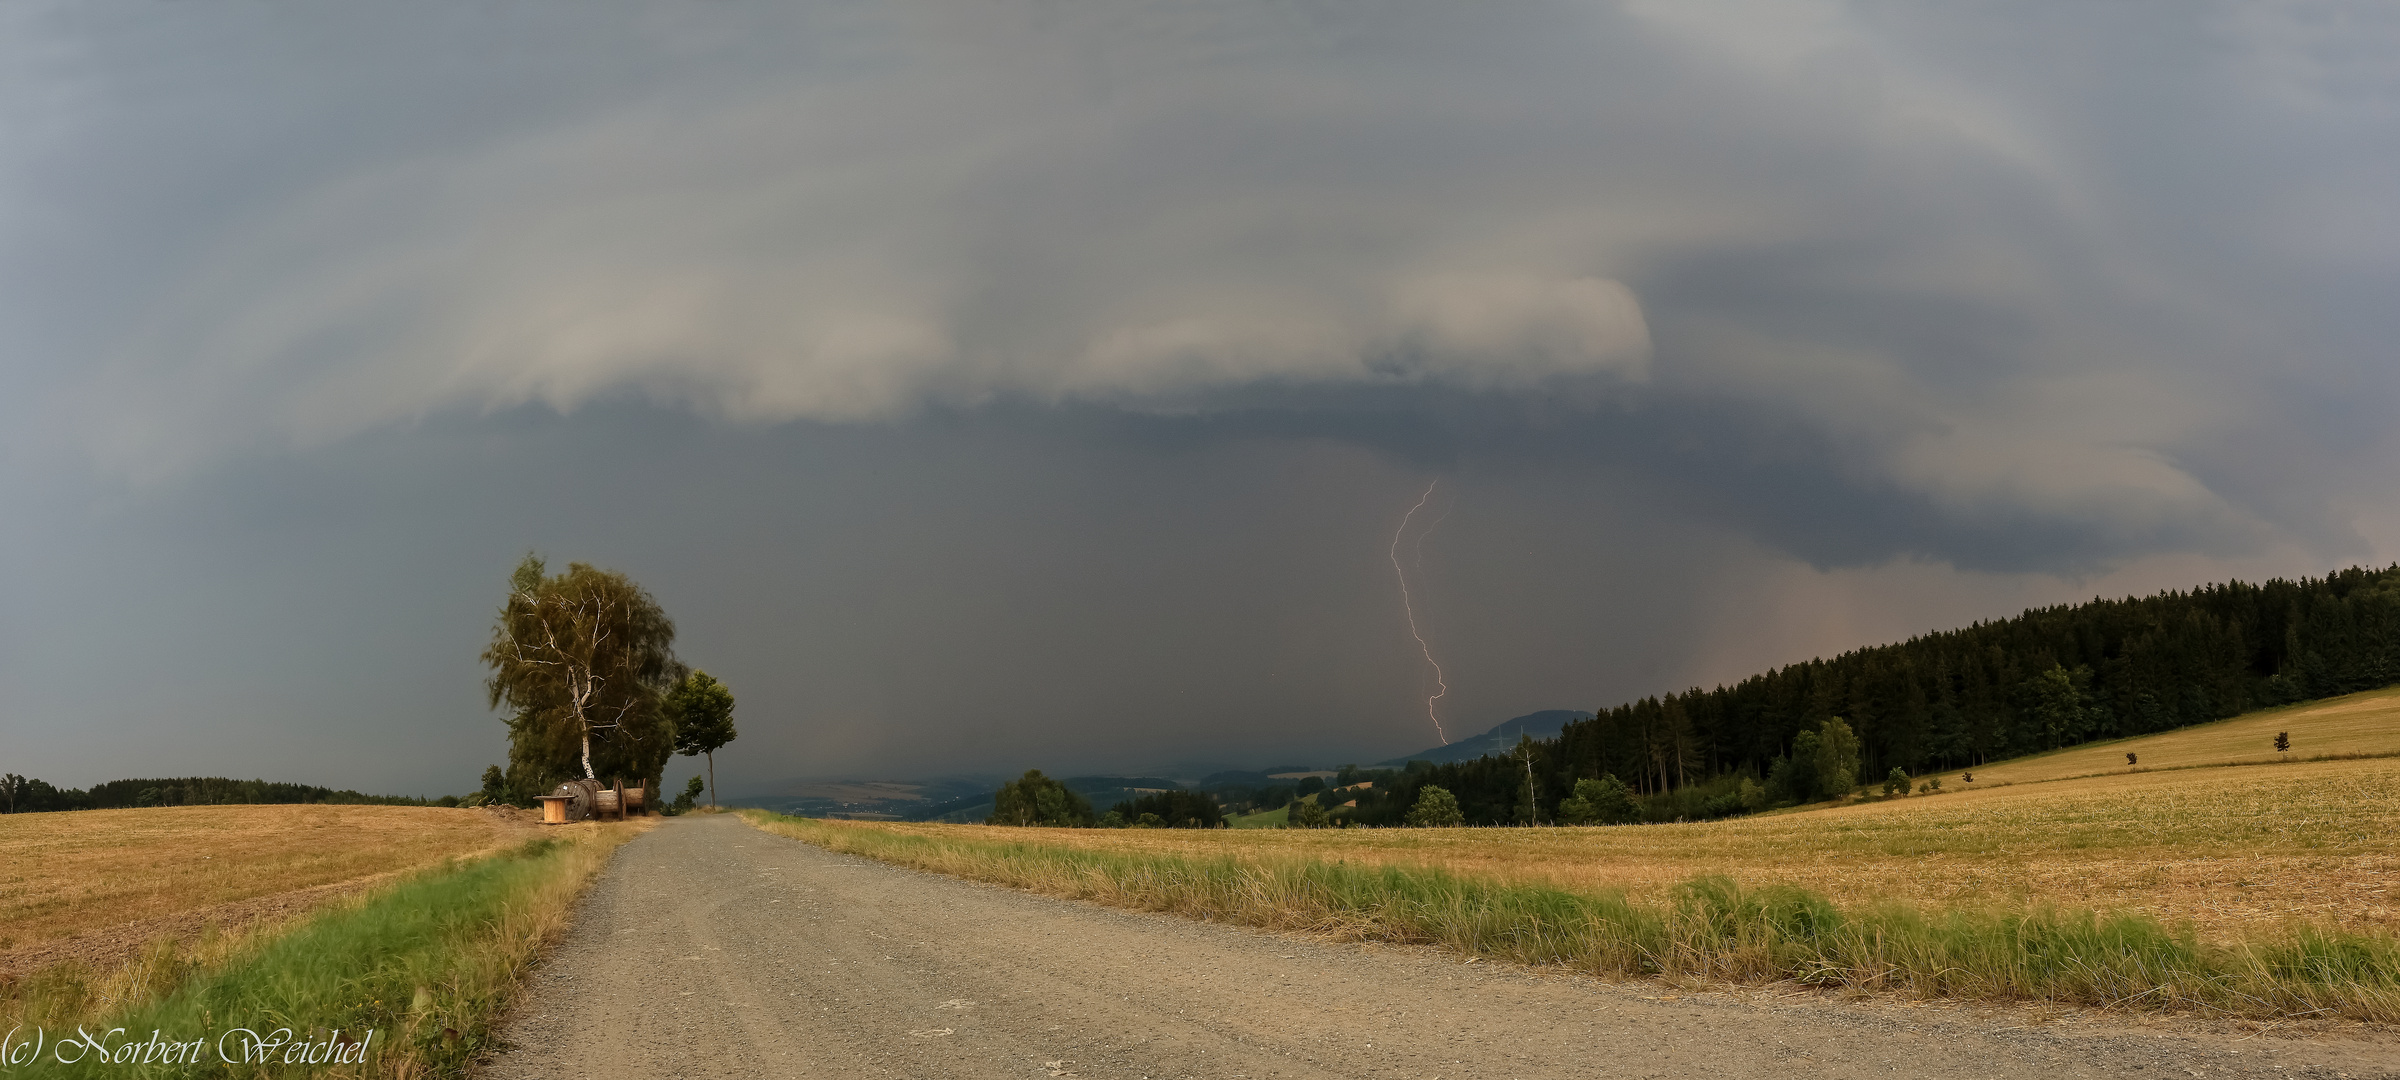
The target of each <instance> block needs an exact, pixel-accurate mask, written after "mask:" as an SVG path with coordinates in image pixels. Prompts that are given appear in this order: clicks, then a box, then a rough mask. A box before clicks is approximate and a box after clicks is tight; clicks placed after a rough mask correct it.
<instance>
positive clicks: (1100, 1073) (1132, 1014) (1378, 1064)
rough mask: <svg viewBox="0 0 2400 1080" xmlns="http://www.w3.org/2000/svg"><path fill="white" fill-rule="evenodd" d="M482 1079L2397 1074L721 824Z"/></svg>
mask: <svg viewBox="0 0 2400 1080" xmlns="http://www.w3.org/2000/svg"><path fill="white" fill-rule="evenodd" d="M532 1002H533V1003H532V1004H531V1005H529V1006H527V1007H526V1008H524V1009H522V1010H520V1012H519V1013H518V1014H517V1015H516V1016H514V1017H513V1018H511V1020H510V1021H509V1023H508V1025H507V1027H506V1029H505V1032H504V1036H505V1038H507V1039H508V1040H509V1041H510V1042H511V1043H513V1044H514V1045H515V1047H516V1049H514V1050H512V1051H510V1052H508V1053H504V1054H501V1055H499V1056H498V1057H496V1058H495V1059H494V1060H492V1061H490V1062H488V1063H487V1072H486V1075H489V1076H494V1077H511V1078H514V1077H523V1078H536V1077H539V1078H548V1080H571V1078H581V1077H593V1076H674V1077H718V1076H725V1077H783V1076H898V1077H912V1078H933V1077H957V1078H984V1077H1024V1076H1031V1077H1043V1076H1078V1077H1106V1078H1128V1080H1130V1078H1154V1080H1166V1078H1169V1077H1178V1078H1180V1077H1251V1078H1257V1077H1370V1076H1388V1077H1428V1078H1430V1077H1454V1078H1467V1077H1494V1078H1497V1077H1575V1078H1578V1080H1581V1078H1587V1077H1649V1076H1656V1077H1675V1078H1678V1080H1681V1078H1688V1077H1694V1076H1710V1077H1731V1078H1741V1077H1762V1078H1765V1077H1774V1078H1779V1080H1780V1078H1785V1077H1819V1076H1823V1077H1851V1076H1860V1077H1863V1076H1894V1075H1897V1076H1909V1077H1976V1078H1982V1077H2032V1076H2045V1077H2048V1076H2095V1077H2097V1076H2129V1075H2130V1076H2152V1077H2187V1076H2203V1077H2211V1078H2214V1077H2240V1076H2259V1077H2265V1076H2282V1077H2290V1076H2296V1075H2297V1076H2311V1075H2313V1076H2326V1077H2332V1076H2337V1075H2343V1076H2349V1077H2400V1041H2395V1040H2393V1039H2391V1038H2390V1037H2374V1038H2369V1037H2329V1038H2317V1039H2310V1040H2291V1039H2278V1038H2276V1037H2275V1036H2274V1035H2273V1034H2272V1033H2270V1034H2267V1035H2264V1036H2254V1037H2250V1038H2247V1039H2244V1038H2242V1037H2241V1036H2239V1035H2237V1034H2208V1033H2204V1032H2196V1031H2193V1030H2190V1029H2188V1028H2185V1029H2178V1030H2172V1031H2170V1030H2165V1029H2161V1030H2137V1029H2131V1028H2104V1027H2099V1026H2095V1025H2091V1024H2088V1023H2082V1022H2077V1021H2073V1020H2066V1021H2057V1020H2053V1021H2051V1022H2044V1023H2039V1024H2038V1026H2034V1025H2036V1023H2037V1014H2035V1013H2033V1012H2030V1011H2026V1010H2018V1009H1997V1010H1982V1011H1954V1010H1942V1009H1930V1008H1928V1009H1917V1008H1908V1007H1905V1006H1904V1005H1900V1004H1895V1003H1862V1004H1843V1003H1839V1002H1834V1001H1829V1000H1826V999H1824V998H1822V997H1820V996H1817V995H1800V996H1794V997H1784V996H1778V995H1774V994H1769V993H1763V992H1762V993H1759V994H1752V995H1746V996H1735V995H1720V994H1701V995H1688V996H1679V995H1677V994H1676V992H1675V991H1672V990H1668V989H1664V988H1662V987H1660V986H1659V985H1657V984H1644V983H1636V984H1622V985H1620V984H1610V983H1603V982H1599V981H1596V980H1592V979H1587V978H1581V977H1574V976H1562V975H1555V974H1544V973H1537V972H1531V971H1527V970H1524V969H1518V968H1509V967H1495V966H1492V965H1489V964H1472V965H1469V964H1462V963H1460V962H1459V961H1458V960H1457V959H1456V958H1455V957H1451V956H1446V955H1443V954H1441V953H1438V952H1435V951H1432V950H1419V949H1397V948H1384V947H1364V946H1357V945H1334V944H1324V943H1318V942H1310V941H1303V940H1297V939H1293V938H1288V937H1280V936H1275V935H1269V934H1263V933H1258V932H1254V931H1248V930H1242V929H1236V928H1230V927H1223V926H1211V925H1206V924H1200V923H1193V922H1187V921H1184V920H1180V919H1174V918H1169V917H1165V916H1154V915H1143V914H1135V913H1128V912H1121V911H1113V910H1109V909H1105V908H1098V907H1094V906H1091V905H1087V904H1079V903H1072V902H1066V901H1059V900H1052V899H1048V898H1044V897H1038V896H1030V895H1026V894H1023V893H1017V892H1012V891H1008V890H1003V889H997V888H991V887H987V886H980V885H973V884H968V883H965V882H960V881H956V880H953V879H949V878H943V877H937V876H934V875H930V874H924V873H920V872H917V871H912V870H903V869H899V868H895V867H891V866H886V865H883V864H880V863H875V862H871V861H868V860H865V859H860V858H855V857H851V856H844V855H833V854H829V853H827V852H824V851H821V850H818V849H816V848H812V847H809V846H807V845H805V844H802V843H800V842H798V841H795V840H789V839H785V838H782V837H777V836H770V835H767V834H765V833H761V832H758V831H757V830H755V829H752V828H750V827H749V826H748V825H746V824H744V823H742V822H741V821H740V820H738V819H736V818H733V817H729V816H728V817H700V818H681V819H676V820H673V821H669V822H667V823H666V825H665V826H664V827H661V828H659V829H657V830H654V831H653V832H651V833H649V834H648V835H645V836H643V837H641V838H639V839H637V840H634V841H633V842H632V843H630V844H627V845H626V846H625V847H624V848H623V849H622V850H621V851H620V852H619V853H618V854H617V856H616V859H615V861H614V862H613V863H612V865H611V866H610V867H609V869H608V870H607V871H606V872H605V874H604V875H603V876H602V878H601V880H600V882H599V883H598V885H596V886H595V887H594V889H593V891H592V893H591V894H590V896H589V898H588V899H587V900H586V901H585V904H584V908H583V910H582V911H581V912H580V913H579V915H578V919H577V922H576V926H575V929H574V931H573V932H572V933H571V934H570V936H569V938H568V940H567V941H566V942H565V943H564V944H563V945H562V947H561V948H560V949H559V951H558V952H557V953H556V954H555V955H553V956H552V957H551V958H550V959H549V960H548V961H547V962H546V963H545V965H544V967H543V968H542V970H541V971H540V972H539V973H538V974H537V976H536V978H535V985H534V989H533V992H532Z"/></svg>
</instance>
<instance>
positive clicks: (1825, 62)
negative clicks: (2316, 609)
mask: <svg viewBox="0 0 2400 1080" xmlns="http://www.w3.org/2000/svg"><path fill="white" fill-rule="evenodd" d="M2396 53H2400V8H2394V7H2392V6H2391V5H2387V4H2373V3H2280V4H2278V3H2243V4H2234V3H2192V2H2181V0H2178V2H2173V3H2168V2H2157V3H2127V4H2109V5H2094V4H2086V3H2070V2H2059V3H2047V2H2040V0H2009V2H2006V3H1959V4H1941V5H1919V4H1889V3H1833V2H1800V0H1793V2H1745V0H1626V2H1620V3H1603V2H1579V3H1564V2H1561V3H1532V2H1513V0H1499V2H1494V3H1482V4H1471V5H1461V4H1455V3H1420V2H1416V0H1378V2H1376V3H1360V2H1349V0H1325V2H1304V0H1223V2H1217V3H1208V4H1192V3H1181V4H1169V3H1148V2H1143V0H1108V2H1098V0H1091V2H1083V0H980V2H976V3H918V2H910V0H892V2H793V3H772V4H770V3H757V2H748V0H725V2H720V3H712V4H707V5H656V4H640V3H612V2H606V0H576V2H573V3H568V2H564V0H523V2H514V3H509V4H482V3H456V4H448V5H425V4H389V3H370V2H364V0H354V2H341V0H328V2H324V3H311V4H306V5H292V4H285V3H278V2H272V0H226V2H223V3H209V4H199V3H161V2H140V3H135V2H105V0H104V2H82V0H77V2H63V0H62V2H50V3H43V2H29V3H23V4H12V5H8V6H7V7H5V8H0V507H4V508H5V512H4V513H0V769H5V770H6V771H10V772H16V773H21V774H25V775H30V776H37V777H41V778H44V779H47V780H50V781H52V782H54V783H59V784H67V785H75V786H82V785H86V784H90V783H93V782H97V781H102V780H108V779H113V778H117V777H124V776H161V775H231V776H239V777H252V776H258V777H265V778H270V779H281V780H291V781H298V782H308V783H320V784H328V785H332V786H337V787H354V788H358V789H361V790H368V791H378V792H396V793H404V794H442V793H446V792H447V793H460V792H465V791H467V790H470V789H472V788H474V787H475V786H476V779H475V778H476V775H477V774H478V773H479V772H480V771H481V769H482V767H483V766H484V765H486V764H489V763H492V762H496V761H501V760H504V759H505V757H506V746H505V734H504V731H503V729H502V727H501V725H500V723H499V721H498V719H497V717H496V716H495V715H494V713H493V712H492V711H491V710H490V709H488V708H487V707H486V704H485V698H484V693H483V687H482V679H483V676H484V674H485V673H484V671H483V669H482V668H481V667H480V666H479V665H478V663H477V660H476V657H477V654H478V653H479V652H480V651H481V650H482V648H483V646H484V644H485V642H486V641H487V640H488V638H489V636H490V633H491V625H492V618H493V615H494V613H495V612H496V610H497V608H498V606H499V603H500V601H501V599H502V597H503V594H504V593H505V591H506V587H507V585H506V583H507V576H508V572H509V570H510V569H511V568H512V567H513V566H514V565H515V563H516V561H517V560H518V559H519V558H520V557H522V556H523V555H524V554H525V553H526V552H527V551H537V552H540V553H542V554H544V555H545V556H546V557H548V559H549V560H550V561H551V562H552V564H553V565H558V564H564V563H566V562H569V561H582V562H589V563H593V564H596V565H599V566H603V567H608V568H611V569H616V570H621V571H624V572H625V573H627V574H629V575H631V576H632V577H633V578H634V579H635V580H637V581H638V582H640V583H641V584H642V585H643V586H645V587H646V588H648V589H649V590H650V591H651V592H652V593H653V594H654V595H655V596H656V597H657V598H658V600H659V602H660V603H661V604H662V605H663V606H664V607H665V609H666V610H667V612H668V613H669V614H670V615H671V616H672V617H673V618H674V619H675V620H676V623H677V625H678V627H679V636H678V638H677V643H676V645H677V651H678V654H679V655H680V656H681V657H682V658H683V659H684V660H685V661H686V662H688V663H690V664H693V665H694V666H696V667H699V668H703V669H706V670H708V671H710V672H712V673H714V674H716V675H717V676H719V677H720V678H722V679H723V680H724V681H725V682H726V683H727V684H728V685H729V686H730V687H731V688H732V689H733V691H734V693H735V694H736V696H737V698H738V700H739V702H740V704H739V707H738V711H737V714H736V718H737V722H738V724H739V725H740V728H741V732H742V735H741V738H740V739H739V740H738V742H737V743H736V744H735V746H734V747H733V748H731V749H730V750H729V751H728V753H727V754H726V760H724V761H720V762H718V763H717V764H718V767H719V772H720V779H721V781H722V782H723V783H724V784H725V786H726V787H727V789H728V790H729V791H731V790H744V789H754V790H767V789H771V788H773V787H774V786H775V785H776V784H777V783H779V782H781V781H783V780H786V779H789V778H795V777H915V776H927V775H935V774H941V773H956V772H971V773H998V772H1006V771H1014V770H1018V769H1023V768H1028V767H1041V768H1044V769H1047V770H1050V771H1052V772H1064V773H1074V772H1083V771H1118V770H1122V771H1152V770H1162V769H1170V768H1177V767H1188V766H1199V765H1207V764H1221V765H1231V766H1257V765H1263V764H1268V763H1277V762H1291V761H1301V760H1313V761H1317V762H1320V763H1331V762H1339V761H1352V760H1360V761H1364V760H1376V759H1380V758H1384V757H1389V756H1395V755H1398V754H1402V753H1407V752H1410V751H1414V750H1417V749H1420V748H1423V747H1426V746H1430V745H1433V744H1435V743H1436V742H1438V741H1439V739H1440V735H1441V734H1442V733H1443V731H1446V733H1447V734H1448V735H1450V736H1453V737H1455V736H1457V735H1460V734H1462V733H1473V732H1478V731H1481V730H1483V729H1485V728H1488V727H1490V726H1492V725H1493V724H1495V723H1497V722H1499V721H1501V720H1504V719H1507V718H1508V717H1511V716H1514V715H1517V714H1520V713H1524V712H1530V711H1533V710H1537V709H1548V708H1581V709H1591V708H1595V707H1605V706H1608V705H1613V704H1615V703H1617V702H1620V701H1624V700H1628V699H1632V698H1636V697H1640V696H1644V695H1650V694H1657V693H1664V692H1668V691H1674V690H1679V689H1683V688H1686V687H1690V686H1694V685H1713V684H1715V683H1718V682H1724V681H1730V680H1734V679H1738V678H1741V677H1743V676H1745V675H1748V674H1751V673H1754V672H1756V671H1760V670H1763V669H1766V668H1768V667H1772V666H1776V665H1781V664H1786V663H1791V662H1795V661H1800V660H1806V659H1808V658H1810V657H1814V656H1819V655H1832V654H1835V653H1838V652H1841V651H1844V650H1848V649H1853V648H1858V647H1861V646H1866V645H1872V644H1877V643H1881V642H1886V641H1892V640H1898V639H1900V638H1904V637H1906V636H1909V635H1911V634H1916V633H1922V632H1926V631H1930V630H1939V629H1946V628H1950V627H1954V626H1959V625H1964V624H1966V623H1969V622H1972V621H1975V620H1979V619H1990V618H1998V617H2005V616H2008V615H2011V614H2014V613H2015V612H2017V611H2019V610H2022V609H2023V608H2025V607H2028V606H2034V605H2047V604H2055V603H2063V602H2072V601H2075V600H2079V599H2088V598H2090V597H2092V596H2096V595H2111V596H2115V595H2125V594H2129V593H2146V592H2152V591H2156V590H2159V589H2167V588H2188V587H2192V586H2195V585H2199V584H2202V583H2205V582H2209V581H2214V580H2222V579H2224V578H2226V577H2236V576H2238V577H2243V578H2248V579H2252V580H2256V579H2259V578H2264V577H2269V576H2300V575H2319V574H2323V573H2325V572H2327V571H2329V570H2333V569H2337V568H2339V567H2342V566H2347V565H2350V564H2353V563H2369V564H2377V565H2381V564H2385V563H2389V562H2391V561H2393V560H2395V559H2400V510H2396V509H2395V507H2394V505H2393V498H2392V497H2393V494H2394V485H2395V481H2394V479H2393V478H2394V477H2400V471H2396V467H2400V443H2396V442H2395V439H2394V437H2393V435H2392V433H2391V432H2392V426H2391V425H2390V424H2389V422H2388V417H2389V416H2390V414H2391V410H2392V406H2393V405H2394V404H2395V391H2396V390H2400V365H2396V364H2395V363H2394V359H2395V358H2394V355H2393V352H2394V347H2393V344H2392V343H2393V341H2394V340H2395V337H2396V335H2395V331H2400V303H2394V302H2393V300H2392V298H2393V297H2394V296H2395V295H2400V66H2395V65H2393V64H2392V63H2391V62H2390V57H2391V56H2393V55H2395V54H2396ZM1429 486H1430V488H1431V494H1430V496H1429V497H1428V496H1426V495H1425V493H1426V491H1427V489H1428V487H1429ZM1420 498H1424V499H1425V502H1426V505H1425V509H1424V510H1422V511H1420V512H1418V514H1417V515H1416V516H1414V517H1410V518H1407V521H1408V523H1409V528H1408V530H1407V531H1406V532H1405V534H1401V533H1400V529H1401V525H1402V522H1403V518H1404V515H1406V514H1407V513H1408V511H1409V510H1410V508H1411V507H1413V506H1415V505H1416V504H1417V503H1418V501H1419V500H1420ZM1395 561H1397V562H1398V563H1399V564H1400V565H1399V566H1398V567H1395V565H1394V564H1395ZM1396 570H1397V571H1399V572H1400V573H1405V574H1406V575H1407V580H1408V585H1409V588H1410V594H1409V598H1410V601H1411V604H1412V606H1413V614H1414V615H1415V617H1416V620H1417V628H1418V630H1419V631H1420V632H1421V633H1422V634H1423V636H1424V638H1425V640H1426V645H1427V646H1428V647H1429V648H1430V650H1431V652H1432V654H1433V656H1434V658H1435V659H1436V660H1437V661H1438V662H1439V663H1440V665H1441V674H1442V680H1443V682H1444V683H1445V684H1446V685H1447V687H1448V693H1447V694H1446V696H1444V697H1443V698H1441V699H1440V700H1439V701H1437V702H1435V707H1434V715H1431V716H1429V715H1428V711H1427V707H1426V703H1425V700H1424V699H1425V697H1426V696H1427V695H1428V694H1430V693H1432V692H1433V691H1434V689H1435V688H1436V684H1435V682H1434V673H1433V671H1432V669H1431V667H1430V665H1428V664H1427V663H1426V661H1425V657H1424V655H1423V654H1422V653H1421V652H1420V650H1419V648H1418V646H1417V643H1416V642H1415V641H1414V640H1413V639H1412V638H1411V636H1410V628H1409V624H1408V621H1407V620H1408V616H1409V614H1410V611H1409V610H1407V609H1404V607H1403V604H1402V599H1401V594H1400V588H1399V584H1400V582H1399V574H1398V573H1396ZM1437 721H1438V722H1439V723H1440V724H1441V725H1442V727H1443V731H1437V729H1436V727H1435V724H1436V722H1437ZM693 767H694V765H693V763H692V762H690V761H686V760H682V759H679V760H678V761H677V763H676V764H675V766H673V767H672V768H671V769H670V780H671V782H679V780H680V778H681V776H682V775H683V774H685V773H686V772H688V771H691V770H692V768H693Z"/></svg>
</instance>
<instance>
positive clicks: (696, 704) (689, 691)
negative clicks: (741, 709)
mask: <svg viewBox="0 0 2400 1080" xmlns="http://www.w3.org/2000/svg"><path fill="white" fill-rule="evenodd" d="M666 707H667V716H668V717H669V718H670V719H672V720H673V721H674V723H675V752H676V753H678V754H682V755H683V756H685V757H694V756H698V755H702V754H705V755H707V757H708V805H710V806H715V805H717V751H718V750H720V749H723V748H724V746H725V744H726V743H729V742H732V741H733V739H734V735H735V732H734V730H733V691H731V690H728V689H726V688H725V684H724V683H721V682H718V681H717V680H716V679H715V678H713V677H711V676H710V675H709V673H708V672H705V671H695V672H692V673H691V674H689V675H686V676H684V677H683V681H682V682H680V683H677V684H675V690H674V692H672V693H670V694H668V695H667V703H666Z"/></svg>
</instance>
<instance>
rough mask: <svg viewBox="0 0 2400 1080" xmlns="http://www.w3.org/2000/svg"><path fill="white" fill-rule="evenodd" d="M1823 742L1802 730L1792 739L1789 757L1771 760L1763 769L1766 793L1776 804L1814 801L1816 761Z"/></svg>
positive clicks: (1819, 755)
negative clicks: (1765, 777) (1771, 763)
mask: <svg viewBox="0 0 2400 1080" xmlns="http://www.w3.org/2000/svg"><path fill="white" fill-rule="evenodd" d="M1823 747H1824V739H1823V738H1822V737H1820V736H1819V735H1818V734H1817V733H1816V732H1814V731H1810V730H1807V729H1805V728H1804V729H1802V730H1801V731H1800V733H1799V734H1797V735H1794V736H1792V753H1791V756H1790V757H1782V758H1777V759H1775V764H1774V766H1773V767H1771V768H1769V769H1768V770H1767V793H1768V794H1769V796H1771V797H1772V798H1773V799H1774V800H1775V801H1776V802H1779V803H1804V802H1813V801H1815V800H1816V798H1817V762H1818V759H1819V758H1821V757H1822V756H1823V755H1822V754H1821V753H1820V752H1819V751H1821V750H1822V749H1823Z"/></svg>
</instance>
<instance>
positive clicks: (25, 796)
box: [0, 773, 458, 814]
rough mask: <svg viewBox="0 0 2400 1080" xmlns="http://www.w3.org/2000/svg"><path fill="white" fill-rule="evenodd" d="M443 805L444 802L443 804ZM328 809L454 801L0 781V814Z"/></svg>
mask: <svg viewBox="0 0 2400 1080" xmlns="http://www.w3.org/2000/svg"><path fill="white" fill-rule="evenodd" d="M444 799H447V802H445V801H444ZM294 803H327V804H333V805H341V806H442V805H449V806H456V805H458V799H457V798H455V797H451V796H444V797H443V799H420V798H410V797H408V796H405V795H362V794H359V793H358V792H355V791H349V790H340V791H337V790H335V789H333V788H326V787H317V786H315V785H312V784H284V783H277V782H275V781H270V780H232V779H228V778H226V777H222V776H185V777H177V778H174V779H162V780H111V781H108V782H107V783H104V784H94V785H92V786H91V787H90V788H89V789H84V788H61V787H54V786H52V785H50V784H48V783H46V782H44V781H41V780H33V779H27V778H26V777H22V776H18V775H17V774H15V773H9V774H7V775H5V776H0V814H35V813H45V812H48V811H52V810H122V809H127V808H130V807H137V806H235V805H253V804H264V805H273V804H294Z"/></svg>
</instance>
